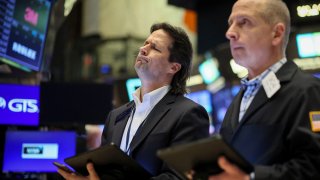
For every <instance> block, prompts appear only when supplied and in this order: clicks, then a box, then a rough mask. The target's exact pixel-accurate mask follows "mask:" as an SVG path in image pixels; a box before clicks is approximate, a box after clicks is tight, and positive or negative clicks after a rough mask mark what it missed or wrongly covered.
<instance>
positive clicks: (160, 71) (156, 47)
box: [58, 23, 209, 180]
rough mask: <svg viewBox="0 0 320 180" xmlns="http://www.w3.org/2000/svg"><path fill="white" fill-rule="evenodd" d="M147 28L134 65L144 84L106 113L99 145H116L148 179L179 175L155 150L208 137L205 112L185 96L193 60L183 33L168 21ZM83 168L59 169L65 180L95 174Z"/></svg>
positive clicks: (172, 177) (207, 123) (188, 41)
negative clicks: (81, 171)
mask: <svg viewBox="0 0 320 180" xmlns="http://www.w3.org/2000/svg"><path fill="white" fill-rule="evenodd" d="M150 32H151V34H150V35H149V37H148V38H147V40H146V41H145V43H144V45H143V46H142V47H141V48H140V51H139V54H138V56H137V58H136V61H135V65H134V67H135V70H136V72H137V74H138V76H139V78H140V80H141V83H142V86H141V87H140V88H138V89H137V90H136V91H135V92H134V93H133V97H134V100H133V101H131V102H129V103H127V104H125V105H123V106H121V107H119V108H117V109H114V110H113V111H112V112H110V113H109V115H108V117H107V120H106V123H105V128H104V131H103V135H102V144H109V143H111V142H113V143H115V144H116V145H118V146H119V147H120V148H121V149H122V150H123V151H124V152H126V153H127V154H128V155H129V156H130V157H132V158H133V159H134V160H136V161H137V162H138V163H139V164H141V166H143V167H144V168H145V169H146V170H147V171H149V172H150V173H151V174H152V175H153V177H152V179H163V180H165V179H168V180H169V179H170V180H172V179H181V178H182V177H179V175H178V174H177V173H175V172H174V170H172V169H171V168H169V167H168V166H167V165H166V164H164V162H163V161H161V160H160V159H159V158H158V157H157V155H156V152H157V150H159V149H162V148H166V147H169V146H173V145H177V144H181V143H187V142H191V141H194V140H197V139H200V138H205V137H208V136H209V117H208V114H207V112H206V110H205V109H204V108H203V107H202V106H200V105H198V104H196V103H195V102H193V101H191V100H189V99H187V98H186V97H184V94H185V93H186V92H187V90H186V81H187V79H188V78H189V76H190V68H191V67H190V66H191V60H192V46H191V43H190V40H189V38H188V36H187V34H186V33H185V32H184V31H183V29H181V28H178V27H173V26H171V25H169V24H167V23H159V24H154V25H153V26H152V27H151V31H150ZM106 156H108V155H107V154H106ZM101 158H103V157H101ZM87 169H88V171H89V176H87V177H80V176H77V175H75V174H69V173H67V172H65V171H63V170H60V169H59V170H58V172H59V173H60V174H61V175H62V176H63V177H64V178H66V179H90V180H94V179H99V177H98V176H97V174H96V173H95V170H94V167H93V164H92V163H88V165H87ZM132 179H134V177H132Z"/></svg>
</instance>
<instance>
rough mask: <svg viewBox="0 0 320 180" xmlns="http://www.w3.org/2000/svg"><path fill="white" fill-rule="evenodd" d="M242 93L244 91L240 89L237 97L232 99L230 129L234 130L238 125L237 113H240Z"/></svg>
mask: <svg viewBox="0 0 320 180" xmlns="http://www.w3.org/2000/svg"><path fill="white" fill-rule="evenodd" d="M243 93H244V89H243V88H241V89H240V91H239V93H238V94H237V96H236V97H235V98H234V103H233V106H232V109H231V117H230V119H231V127H232V129H236V128H237V126H238V124H239V113H240V108H239V107H240V104H241V99H242V96H243Z"/></svg>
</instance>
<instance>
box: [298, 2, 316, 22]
mask: <svg viewBox="0 0 320 180" xmlns="http://www.w3.org/2000/svg"><path fill="white" fill-rule="evenodd" d="M319 12H320V3H319V4H312V5H301V6H297V15H298V16H299V17H302V18H304V17H310V16H319Z"/></svg>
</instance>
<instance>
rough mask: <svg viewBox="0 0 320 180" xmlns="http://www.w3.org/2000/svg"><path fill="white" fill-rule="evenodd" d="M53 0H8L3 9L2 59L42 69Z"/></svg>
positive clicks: (0, 6)
mask: <svg viewBox="0 0 320 180" xmlns="http://www.w3.org/2000/svg"><path fill="white" fill-rule="evenodd" d="M52 3H53V2H52V0H28V1H26V0H6V1H1V4H0V8H1V13H0V22H1V25H0V32H1V37H0V59H2V60H3V61H4V62H8V61H9V62H13V63H15V64H18V65H21V66H24V67H27V68H29V69H32V70H35V71H39V70H40V68H41V61H42V55H43V50H44V46H45V39H46V32H47V27H48V21H49V17H50V10H51V6H52Z"/></svg>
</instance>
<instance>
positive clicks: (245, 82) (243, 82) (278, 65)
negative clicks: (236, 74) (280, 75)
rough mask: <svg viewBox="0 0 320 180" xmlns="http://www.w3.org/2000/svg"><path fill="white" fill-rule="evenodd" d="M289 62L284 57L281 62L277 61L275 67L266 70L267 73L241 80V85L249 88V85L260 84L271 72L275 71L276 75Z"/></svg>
mask: <svg viewBox="0 0 320 180" xmlns="http://www.w3.org/2000/svg"><path fill="white" fill-rule="evenodd" d="M286 62H287V58H286V57H284V58H282V59H280V60H279V61H277V62H276V63H274V64H273V65H271V66H270V67H269V68H268V69H266V70H265V71H263V72H262V73H261V74H260V75H259V76H257V77H255V78H253V79H250V80H248V76H246V77H244V78H242V79H241V81H240V82H241V85H242V86H248V85H252V84H257V83H258V84H260V83H261V81H262V79H263V78H264V77H265V76H266V75H267V74H268V73H269V72H270V71H273V72H274V73H276V72H277V71H278V70H279V69H280V68H281V67H282V66H283V65H284V64H285V63H286Z"/></svg>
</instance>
